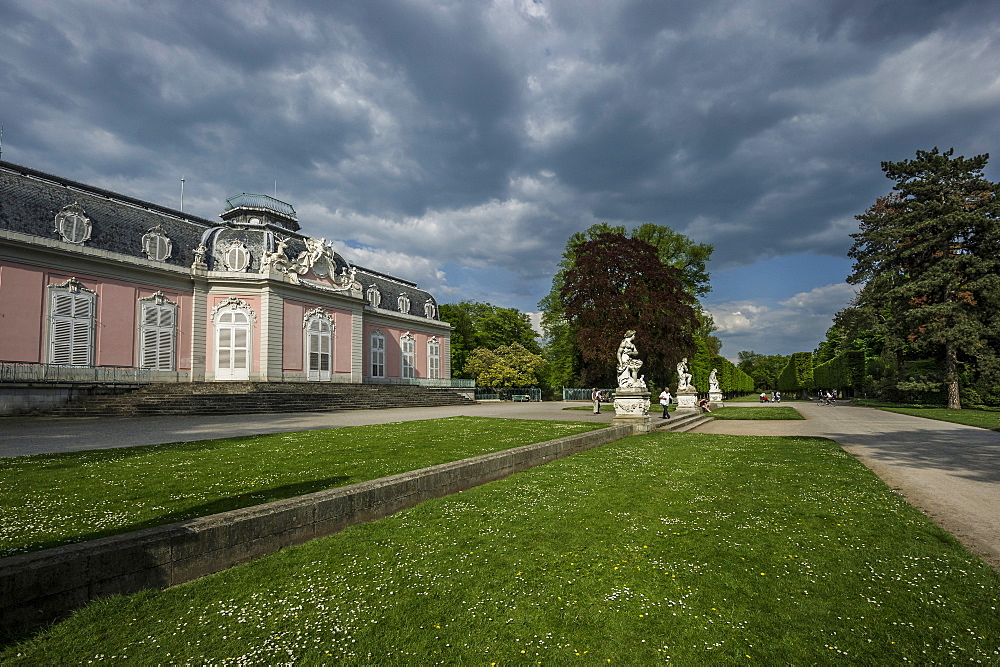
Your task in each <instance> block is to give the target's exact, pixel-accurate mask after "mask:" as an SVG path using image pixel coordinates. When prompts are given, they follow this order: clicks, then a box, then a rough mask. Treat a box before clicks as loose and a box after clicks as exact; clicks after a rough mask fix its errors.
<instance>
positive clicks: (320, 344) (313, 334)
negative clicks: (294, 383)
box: [302, 308, 336, 382]
mask: <svg viewBox="0 0 1000 667" xmlns="http://www.w3.org/2000/svg"><path fill="white" fill-rule="evenodd" d="M302 329H303V334H304V336H305V340H304V346H303V352H304V354H305V359H304V362H305V367H306V379H307V380H309V381H312V382H328V381H330V380H331V379H332V377H333V353H334V348H333V339H334V333H335V331H336V323H335V322H334V321H333V318H332V317H330V314H329V313H327V312H326V311H325V310H324V309H322V308H313V309H312V310H310V311H309V312H308V313H306V314H305V317H304V318H303V320H302ZM314 362H315V363H314Z"/></svg>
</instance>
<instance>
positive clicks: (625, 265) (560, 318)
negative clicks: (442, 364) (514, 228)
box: [441, 223, 753, 395]
mask: <svg viewBox="0 0 1000 667" xmlns="http://www.w3.org/2000/svg"><path fill="white" fill-rule="evenodd" d="M712 250H713V248H712V246H711V245H709V244H699V243H694V242H693V241H691V240H690V239H689V238H687V237H686V236H684V235H683V234H680V233H678V232H675V231H674V230H672V229H670V228H669V227H665V226H661V225H654V224H644V225H640V226H639V227H636V228H635V229H633V230H631V232H627V231H626V229H625V227H620V226H612V225H608V224H606V223H602V224H597V225H593V226H591V227H590V228H588V229H587V230H585V231H583V232H578V233H575V234H573V235H572V236H570V238H569V240H568V241H567V243H566V248H565V251H564V253H563V256H562V260H561V261H560V263H559V267H558V271H557V272H556V274H555V275H554V277H553V279H552V288H551V290H550V292H549V294H548V295H546V296H545V297H544V298H543V299H542V300H541V302H540V303H539V308H540V310H541V312H542V318H541V325H542V329H543V336H542V343H541V344H539V343H538V341H537V340H536V338H535V337H534V336H535V334H534V332H532V331H531V330H530V321H529V319H528V317H527V315H526V314H524V313H520V312H518V311H517V310H516V309H509V308H500V307H497V306H493V305H491V304H483V303H470V302H462V303H459V304H446V305H442V306H441V317H442V319H444V320H446V321H449V322H451V323H452V325H453V326H455V331H454V332H453V335H452V369H453V374H454V375H455V377H471V378H474V379H476V381H477V384H479V385H481V386H494V387H510V386H528V385H535V384H536V383H537V384H538V385H541V386H542V387H543V389H545V390H546V391H547V393H548V394H549V395H559V393H560V390H561V388H562V387H587V386H597V387H602V388H614V387H616V386H617V379H616V376H617V373H616V368H615V349H616V348H617V346H618V344H619V342H620V341H621V339H622V336H623V335H624V333H625V332H626V331H628V330H635V331H636V339H637V344H638V345H639V348H640V353H641V358H642V359H643V361H644V364H645V365H644V367H643V369H642V371H643V373H644V377H645V378H646V381H647V384H648V385H649V386H650V387H660V386H667V385H671V384H673V385H675V384H676V380H677V378H676V365H677V362H678V361H680V360H681V359H682V358H688V359H689V367H690V369H691V373H692V375H693V379H694V382H695V385H696V386H699V387H702V388H703V389H704V390H707V389H708V375H709V373H711V370H712V369H713V368H716V369H718V371H719V373H718V375H719V379H720V387H721V388H722V390H723V391H726V392H730V393H733V392H745V391H752V390H753V379H752V378H750V377H749V376H748V375H747V374H746V373H744V372H743V371H741V370H740V369H738V368H737V367H736V366H734V365H733V364H732V363H731V362H730V361H729V360H728V359H725V358H724V357H722V356H721V355H720V348H721V343H720V341H719V339H718V338H717V337H716V336H713V335H712V332H713V331H715V324H714V322H713V321H712V318H711V316H710V315H709V314H708V313H706V312H704V311H703V310H702V309H701V307H700V304H699V302H698V299H699V297H701V296H704V295H705V294H707V293H708V292H709V291H710V289H711V288H710V286H709V273H708V270H707V263H708V261H709V259H710V258H711V254H712Z"/></svg>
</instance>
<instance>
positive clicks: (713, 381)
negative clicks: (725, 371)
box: [708, 368, 721, 394]
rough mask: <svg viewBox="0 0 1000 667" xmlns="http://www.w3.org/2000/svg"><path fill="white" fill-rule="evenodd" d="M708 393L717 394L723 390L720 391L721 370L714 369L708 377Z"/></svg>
mask: <svg viewBox="0 0 1000 667" xmlns="http://www.w3.org/2000/svg"><path fill="white" fill-rule="evenodd" d="M708 391H709V393H711V394H717V393H719V392H720V391H721V390H720V389H719V369H718V368H713V369H712V372H711V373H709V375H708Z"/></svg>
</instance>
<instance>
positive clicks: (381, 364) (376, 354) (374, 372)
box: [368, 329, 385, 378]
mask: <svg viewBox="0 0 1000 667" xmlns="http://www.w3.org/2000/svg"><path fill="white" fill-rule="evenodd" d="M368 355H369V362H370V363H369V364H368V370H370V371H371V377H373V378H384V377H385V334H384V333H382V330H381V329H374V330H373V331H372V332H371V334H369V336H368Z"/></svg>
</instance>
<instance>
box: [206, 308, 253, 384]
mask: <svg viewBox="0 0 1000 667" xmlns="http://www.w3.org/2000/svg"><path fill="white" fill-rule="evenodd" d="M230 314H231V315H232V317H231V318H230V321H225V318H226V316H227V315H230ZM237 316H239V318H240V319H241V321H237ZM256 321H257V314H256V313H255V312H253V309H252V308H251V307H250V304H248V303H247V302H246V301H243V300H242V299H240V298H238V297H235V296H231V297H229V298H228V299H226V300H225V301H223V302H222V303H220V304H219V305H217V306H216V307H215V308H213V309H212V323H213V324H214V325H215V335H214V336H213V339H214V341H215V379H216V380H249V379H250V368H251V366H252V365H253V326H254V322H256ZM244 326H245V328H246V341H245V345H242V346H241V345H238V344H236V343H237V341H235V340H231V341H230V342H231V344H230V345H228V346H226V349H227V350H229V351H230V353H231V352H232V351H241V350H246V365H245V366H244V367H239V368H238V367H237V366H236V365H235V364H233V362H232V357H230V359H231V361H230V363H229V364H228V365H227V366H226V367H225V368H224V367H223V366H222V364H221V363H220V362H221V360H222V355H221V354H220V351H221V349H222V345H221V343H222V342H223V340H222V332H223V330H229V331H230V333H232V332H234V331H236V330H237V329H243V328H244ZM236 371H239V372H236Z"/></svg>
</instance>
